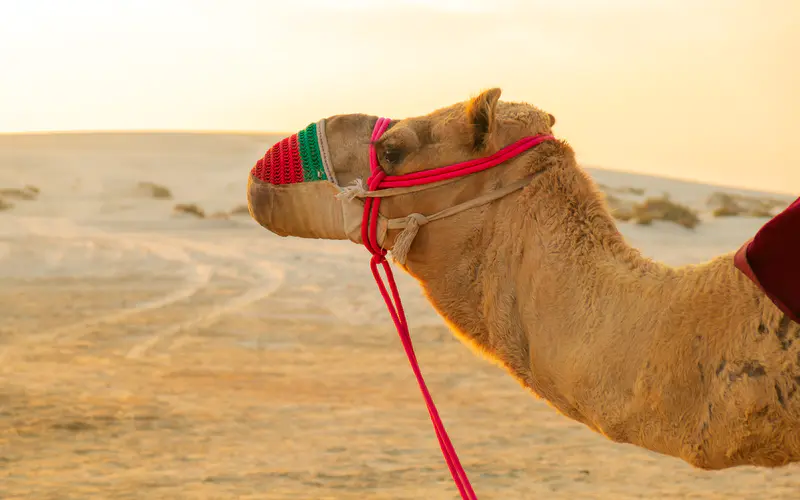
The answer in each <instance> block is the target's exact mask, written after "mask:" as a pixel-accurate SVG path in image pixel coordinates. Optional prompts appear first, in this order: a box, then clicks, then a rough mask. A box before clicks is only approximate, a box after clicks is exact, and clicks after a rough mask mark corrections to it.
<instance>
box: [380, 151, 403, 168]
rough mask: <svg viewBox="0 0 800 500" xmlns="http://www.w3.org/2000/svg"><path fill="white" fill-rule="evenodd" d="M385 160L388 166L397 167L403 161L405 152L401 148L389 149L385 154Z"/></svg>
mask: <svg viewBox="0 0 800 500" xmlns="http://www.w3.org/2000/svg"><path fill="white" fill-rule="evenodd" d="M383 159H384V160H385V161H386V163H387V164H388V165H397V164H398V163H400V162H401V161H403V150H402V149H399V148H393V147H388V148H386V150H385V151H384V152H383Z"/></svg>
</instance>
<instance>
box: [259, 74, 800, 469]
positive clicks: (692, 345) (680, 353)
mask: <svg viewBox="0 0 800 500" xmlns="http://www.w3.org/2000/svg"><path fill="white" fill-rule="evenodd" d="M500 94H501V91H500V89H496V88H495V89H490V90H487V91H485V92H482V93H481V94H480V95H478V96H477V97H475V98H473V99H469V100H467V101H465V102H461V103H457V104H454V105H452V106H449V107H445V108H442V109H438V110H435V111H433V112H432V113H430V114H428V115H425V116H419V117H412V118H407V119H402V120H398V121H395V122H393V123H392V126H391V127H390V129H389V130H388V131H387V132H386V133H385V134H384V136H383V137H381V138H380V139H379V140H378V142H377V144H376V147H377V151H378V158H379V160H380V163H381V168H383V169H385V170H386V171H387V172H388V173H389V174H390V175H392V174H405V173H410V172H414V171H419V170H423V169H430V168H435V167H439V166H444V165H449V164H453V163H456V162H461V161H465V160H468V159H472V158H477V157H482V156H486V155H489V154H492V153H494V152H496V151H497V150H498V149H499V148H501V147H503V146H504V145H507V144H510V143H512V142H514V141H516V140H518V139H520V138H522V137H524V136H526V135H534V134H539V133H551V127H552V126H553V124H554V122H555V119H554V118H553V117H552V115H550V114H548V113H546V112H544V111H542V110H539V109H537V108H535V107H533V106H531V105H528V104H525V103H511V102H504V101H500V100H499V98H500ZM376 119H377V117H374V116H368V115H361V114H353V115H337V116H334V117H331V118H329V119H328V121H327V135H328V144H329V147H330V153H331V158H332V163H333V166H334V168H335V170H336V175H337V177H338V179H339V180H340V183H341V185H346V184H349V183H350V182H352V181H354V180H356V179H359V178H361V179H366V178H367V177H368V176H369V165H368V156H367V146H368V144H369V138H370V134H371V131H372V127H373V125H374V124H375V121H376ZM532 173H539V175H537V176H536V177H535V178H534V180H533V181H532V182H531V184H530V185H528V186H527V187H525V188H524V189H522V190H520V191H517V192H515V193H512V194H511V195H508V196H506V197H504V198H502V199H500V200H497V201H494V202H493V203H491V204H488V205H484V206H481V207H477V208H473V209H470V210H468V211H465V212H462V213H459V214H457V215H455V216H453V217H451V218H448V219H443V220H440V221H436V222H433V223H431V224H429V225H427V226H424V227H421V228H420V230H419V234H418V235H417V237H416V239H415V240H414V242H413V245H412V246H411V248H410V251H409V252H408V256H407V261H406V262H405V264H404V265H403V266H402V268H403V269H404V270H405V271H406V272H408V273H410V274H411V275H412V276H413V277H415V278H416V279H417V280H418V281H419V283H420V284H421V286H422V287H423V289H424V292H425V295H426V297H427V298H428V300H429V301H430V303H431V304H432V305H433V307H434V308H435V309H436V310H437V311H438V313H439V314H440V315H441V316H442V317H444V318H445V320H446V321H447V323H448V325H449V326H450V327H451V328H452V330H453V331H454V333H455V334H456V335H457V336H458V338H460V339H461V340H462V341H463V342H464V343H466V344H468V345H469V346H472V347H473V348H474V349H475V350H477V351H478V352H480V353H482V354H484V355H485V356H487V357H488V358H490V359H492V360H494V361H495V362H497V363H499V364H500V365H501V366H502V367H503V368H505V369H506V370H507V371H508V372H509V373H510V374H511V375H512V376H513V377H514V378H515V379H517V380H518V381H519V382H520V383H521V384H522V385H523V386H524V387H526V388H527V389H529V390H530V391H531V392H532V393H534V394H535V395H537V396H539V397H541V398H544V399H546V400H547V401H548V402H549V403H550V404H551V405H552V406H553V407H554V408H556V409H557V410H558V411H559V412H561V413H562V414H564V415H565V416H567V417H569V418H571V419H574V420H576V421H578V422H581V423H583V424H585V425H586V426H587V427H589V428H590V429H592V430H594V431H596V432H599V433H601V434H602V435H604V436H606V437H607V438H609V439H611V440H613V441H616V442H619V443H629V444H633V445H636V446H640V447H642V448H646V449H648V450H652V451H655V452H658V453H662V454H666V455H671V456H674V457H679V458H680V459H682V460H685V461H686V462H688V463H689V464H692V465H693V466H695V467H699V468H703V469H724V468H729V467H735V466H741V465H755V466H765V467H776V466H781V465H785V464H788V463H790V462H795V461H798V460H800V391H798V387H800V325H798V324H797V323H795V322H793V321H791V320H790V319H789V318H788V317H787V316H786V315H784V314H783V313H782V312H781V311H780V310H779V309H778V308H777V307H776V306H775V305H774V304H773V303H772V302H771V301H770V300H769V299H768V298H767V297H766V296H765V295H764V293H763V292H761V291H760V290H759V289H758V288H757V286H756V285H755V284H754V283H752V282H751V281H750V280H749V279H748V278H746V277H745V276H744V275H743V274H742V273H741V272H739V271H738V270H737V269H736V268H735V267H734V262H733V253H729V254H724V255H720V256H718V257H716V258H714V259H712V260H710V261H709V262H705V263H702V264H699V265H688V266H682V267H669V266H667V265H664V264H661V263H659V262H656V261H653V260H651V259H649V258H646V257H644V256H643V255H642V254H641V253H640V252H639V251H638V250H637V249H635V248H632V247H631V246H629V245H628V244H627V243H626V242H625V240H624V238H623V237H622V235H621V234H620V233H619V231H618V230H617V227H616V225H615V223H614V220H613V218H612V217H611V215H610V212H609V208H608V206H607V204H606V202H605V200H604V197H603V195H602V193H601V192H600V191H599V189H598V187H597V186H596V184H595V183H594V182H593V181H592V179H591V178H590V177H589V176H588V175H587V174H586V173H585V172H584V171H583V170H582V169H581V168H580V167H579V166H578V164H577V161H576V157H575V152H574V151H573V149H572V148H571V147H570V146H569V145H568V144H567V143H566V142H564V141H549V142H545V143H543V144H540V145H538V146H537V147H535V148H533V149H531V150H529V151H527V152H526V153H524V154H522V155H520V156H518V157H516V158H514V159H512V160H511V161H509V162H507V163H506V164H504V165H503V166H501V167H497V168H492V169H489V170H486V171H483V172H480V173H477V174H473V175H470V176H468V177H465V178H463V179H460V180H458V181H457V182H452V183H448V184H447V185H443V186H441V187H436V188H433V189H429V190H425V191H420V192H417V193H412V194H406V195H401V196H397V197H390V198H386V199H384V201H383V204H382V208H381V210H382V212H383V214H384V215H385V216H386V217H389V218H392V217H403V216H405V215H407V214H409V213H412V212H420V213H423V214H428V213H434V212H437V211H440V210H442V209H445V208H447V207H449V206H453V205H455V204H458V203H462V202H464V201H467V200H469V199H471V198H474V197H476V196H479V195H481V194H484V193H487V192H490V191H491V190H493V189H496V188H497V187H499V186H500V185H503V184H506V183H509V182H513V181H516V180H517V179H520V178H522V177H524V176H527V175H530V174H532ZM272 209H273V210H280V207H279V206H274V207H272ZM396 236H397V234H396V231H395V232H394V233H391V232H390V234H389V236H388V238H387V244H386V246H387V247H388V248H391V245H392V241H393V239H394V238H396Z"/></svg>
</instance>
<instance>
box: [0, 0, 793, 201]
mask: <svg viewBox="0 0 800 500" xmlns="http://www.w3.org/2000/svg"><path fill="white" fill-rule="evenodd" d="M799 28H800V2H798V1H796V0H764V1H761V0H752V1H748V2H746V1H736V0H705V1H704V0H672V1H661V0H648V1H643V0H607V1H600V0H597V1H594V0H558V1H554V0H549V1H546V2H545V1H510V0H486V1H477V0H476V1H460V2H459V1H444V0H435V1H434V0H432V1H422V0H416V1H411V0H388V1H379V0H330V1H323V0H290V1H287V0H283V1H274V2H273V1H266V0H225V1H222V0H219V1H213V0H158V1H156V0H138V1H135V2H134V1H128V2H115V1H108V0H104V1H100V0H72V1H69V2H66V1H60V0H58V1H56V0H51V1H46V0H27V1H18V0H0V69H1V70H2V77H0V132H26V131H65V130H131V129H137V130H214V131H268V132H284V131H289V132H291V131H295V130H297V129H299V128H301V127H304V126H305V125H306V124H307V123H309V122H311V121H314V120H316V119H318V118H320V117H323V116H327V115H331V114H336V113H348V112H365V113H372V114H380V115H384V116H391V117H396V118H400V117H404V116H413V115H416V114H423V113H427V112H428V111H431V110H432V109H434V108H436V107H440V106H444V105H449V104H451V103H453V102H455V101H460V100H463V99H466V98H468V97H469V96H471V95H474V94H476V93H477V92H478V91H480V90H481V89H483V88H486V87H490V86H499V87H502V88H503V91H504V93H503V98H504V99H507V100H524V101H527V102H530V103H531V104H535V105H537V106H539V107H541V108H543V109H545V110H546V111H548V112H550V113H552V114H553V115H555V116H556V118H557V120H558V123H557V125H556V133H557V135H559V136H560V137H563V138H566V139H568V140H569V142H570V143H571V144H572V145H573V147H574V148H575V149H576V151H577V152H578V155H579V159H580V161H581V162H582V163H583V164H585V165H590V166H599V167H603V168H610V169H620V170H628V171H635V172H643V173H650V174H658V175H665V176H670V177H678V178H684V179H689V180H698V181H704V182H713V183H721V184H728V185H736V186H745V187H751V188H756V189H766V190H776V191H783V192H790V193H792V192H793V193H798V192H800V153H798V145H797V139H796V137H797V135H798V133H800V97H798V89H800V69H798V64H797V57H798V53H799V51H800V29H799Z"/></svg>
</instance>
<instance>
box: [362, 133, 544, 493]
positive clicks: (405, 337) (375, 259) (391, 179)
mask: <svg viewBox="0 0 800 500" xmlns="http://www.w3.org/2000/svg"><path fill="white" fill-rule="evenodd" d="M390 121H391V120H389V119H388V118H379V119H378V121H377V123H376V124H375V128H374V129H373V131H372V139H371V140H370V147H369V164H370V172H371V174H370V177H369V179H368V181H367V184H368V189H369V190H370V191H377V190H379V189H386V188H396V187H410V186H417V185H420V184H430V183H433V182H440V181H444V180H448V179H452V178H455V177H463V176H466V175H469V174H473V173H475V172H480V171H482V170H486V169H488V168H491V167H494V166H497V165H499V164H501V163H503V162H504V161H506V160H508V159H510V158H513V157H515V156H517V155H519V154H521V153H523V152H525V151H527V150H529V149H530V148H532V147H534V146H536V145H538V144H541V143H542V142H544V141H548V140H554V139H555V138H554V137H553V136H551V135H536V136H530V137H525V138H523V139H520V140H519V141H517V142H515V143H513V144H511V145H509V146H507V147H505V148H503V149H501V150H500V151H498V152H497V153H495V154H493V155H491V156H487V157H484V158H477V159H474V160H470V161H466V162H462V163H456V164H454V165H450V166H447V167H441V168H437V169H432V170H425V171H422V172H414V173H411V174H406V175H396V176H387V175H386V172H384V171H383V170H382V169H381V168H380V165H379V164H378V156H377V153H376V151H375V142H376V141H377V140H378V139H380V137H381V136H382V135H383V133H384V132H386V129H387V128H389V123H390ZM380 204H381V198H373V197H368V198H366V199H365V200H364V215H363V218H362V221H361V240H362V241H363V243H364V246H365V247H367V250H369V251H370V253H371V254H372V259H371V260H370V269H371V270H372V275H373V276H374V277H375V282H376V283H377V284H378V289H379V290H380V292H381V295H382V296H383V300H384V302H386V307H387V309H389V314H390V315H391V317H392V321H394V325H395V327H396V328H397V333H398V334H399V335H400V340H401V341H402V343H403V348H404V349H405V351H406V356H407V357H408V361H409V363H411V369H412V370H413V371H414V375H415V376H416V378H417V383H418V384H419V388H420V390H421V391H422V396H423V397H424V398H425V404H426V405H427V407H428V413H429V414H430V417H431V421H432V422H433V427H434V429H435V430H436V437H437V439H438V440H439V446H440V447H441V449H442V454H443V455H444V458H445V461H446V462H447V467H448V468H449V469H450V474H451V475H452V476H453V481H455V483H456V486H457V487H458V491H459V492H460V493H461V498H462V499H465V500H477V498H478V497H477V496H476V495H475V491H474V490H473V489H472V485H471V484H470V482H469V478H467V473H466V472H464V468H463V467H462V466H461V462H460V461H459V459H458V455H457V454H456V450H455V448H453V444H452V443H451V442H450V438H449V437H448V436H447V431H446V430H445V428H444V424H443V423H442V419H441V418H440V417H439V412H438V411H437V410H436V405H435V404H434V402H433V398H432V397H431V395H430V392H429V391H428V387H427V386H426V385H425V380H424V379H423V377H422V372H421V371H420V369H419V363H418V362H417V357H416V354H415V353H414V346H413V345H412V343H411V336H410V334H409V331H408V322H407V321H406V315H405V312H404V311H403V303H402V302H401V301H400V293H399V291H398V290H397V284H396V283H395V280H394V275H393V274H392V269H391V267H390V266H389V263H388V262H387V260H386V253H387V252H386V250H385V249H383V248H381V247H380V245H378V237H377V233H378V211H379V209H380ZM379 265H381V266H383V269H384V272H385V273H386V278H387V281H388V282H389V290H391V296H390V294H389V290H387V288H386V285H385V283H384V282H383V279H382V278H381V275H380V272H379V270H378V266H379Z"/></svg>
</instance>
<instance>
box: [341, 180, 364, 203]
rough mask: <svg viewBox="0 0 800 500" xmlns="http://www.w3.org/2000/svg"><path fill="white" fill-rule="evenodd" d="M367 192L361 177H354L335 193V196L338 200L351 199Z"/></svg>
mask: <svg viewBox="0 0 800 500" xmlns="http://www.w3.org/2000/svg"><path fill="white" fill-rule="evenodd" d="M366 192H367V187H366V186H365V185H364V180H363V179H356V180H355V181H353V183H352V184H350V185H349V186H346V187H344V188H342V191H341V192H339V193H336V198H338V199H340V200H347V201H353V199H354V198H361V197H363V196H364V194H365V193H366Z"/></svg>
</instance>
